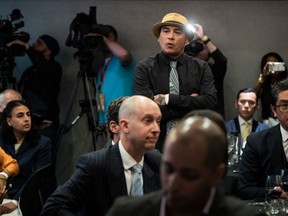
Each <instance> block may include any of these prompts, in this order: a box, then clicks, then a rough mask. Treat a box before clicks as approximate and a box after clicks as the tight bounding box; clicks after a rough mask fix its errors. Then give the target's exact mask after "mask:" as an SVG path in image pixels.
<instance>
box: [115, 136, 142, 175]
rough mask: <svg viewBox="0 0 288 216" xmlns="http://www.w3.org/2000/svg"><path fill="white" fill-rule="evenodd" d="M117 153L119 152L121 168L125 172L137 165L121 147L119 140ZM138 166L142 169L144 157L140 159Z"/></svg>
mask: <svg viewBox="0 0 288 216" xmlns="http://www.w3.org/2000/svg"><path fill="white" fill-rule="evenodd" d="M119 151H120V155H121V158H122V162H123V167H124V169H125V170H129V169H130V168H131V167H132V166H134V165H135V164H137V162H136V161H135V160H134V158H133V157H132V156H131V155H130V154H129V153H128V152H127V151H126V150H125V148H124V147H123V145H122V142H121V140H119ZM139 164H140V165H141V166H142V167H143V164H144V157H142V159H141V161H140V162H139Z"/></svg>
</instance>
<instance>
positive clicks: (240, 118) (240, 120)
mask: <svg viewBox="0 0 288 216" xmlns="http://www.w3.org/2000/svg"><path fill="white" fill-rule="evenodd" d="M238 121H239V125H240V126H241V125H242V124H244V123H245V122H248V124H249V125H250V126H251V125H252V121H253V119H249V120H248V121H245V120H244V119H243V118H242V117H241V116H240V115H238Z"/></svg>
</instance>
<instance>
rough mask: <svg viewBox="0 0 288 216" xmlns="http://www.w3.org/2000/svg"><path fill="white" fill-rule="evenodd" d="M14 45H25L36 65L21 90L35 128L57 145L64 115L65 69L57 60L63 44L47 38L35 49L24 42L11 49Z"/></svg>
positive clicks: (23, 78) (25, 76)
mask: <svg viewBox="0 0 288 216" xmlns="http://www.w3.org/2000/svg"><path fill="white" fill-rule="evenodd" d="M13 44H18V45H23V46H24V47H25V50H26V53H27V55H28V56H29V58H30V60H31V62H32V65H31V66H30V67H28V68H27V69H26V70H25V71H24V72H23V74H22V76H21V78H20V80H19V82H18V90H19V92H20V94H21V95H22V97H23V99H24V100H25V102H26V103H27V104H28V105H29V106H30V107H31V109H32V112H33V115H34V116H33V118H34V121H35V124H36V125H37V126H38V127H39V128H40V129H41V132H42V133H43V134H44V135H45V136H47V137H49V138H50V139H51V141H52V142H53V141H54V138H55V136H56V133H57V130H58V126H59V113H60V108H59V104H58V94H59V91H60V82H61V76H62V67H61V65H60V63H59V62H57V61H55V58H54V57H55V56H56V55H57V54H58V53H59V51H60V47H59V44H58V42H57V40H56V39H55V38H53V37H52V36H50V35H45V34H44V35H41V36H40V37H39V38H38V39H37V40H36V42H35V43H34V44H33V46H30V45H29V44H28V43H25V42H23V41H21V40H15V41H12V42H10V43H8V44H7V46H12V45H13Z"/></svg>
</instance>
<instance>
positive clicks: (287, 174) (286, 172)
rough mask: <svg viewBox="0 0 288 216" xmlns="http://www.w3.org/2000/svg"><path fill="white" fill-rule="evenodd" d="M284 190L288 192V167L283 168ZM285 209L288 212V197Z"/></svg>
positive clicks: (285, 201)
mask: <svg viewBox="0 0 288 216" xmlns="http://www.w3.org/2000/svg"><path fill="white" fill-rule="evenodd" d="M281 177H282V190H283V191H284V192H286V194H288V169H281ZM284 210H285V212H286V213H288V198H286V199H285V200H284Z"/></svg>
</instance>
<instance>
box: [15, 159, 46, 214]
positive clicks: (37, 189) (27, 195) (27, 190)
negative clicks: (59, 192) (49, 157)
mask: <svg viewBox="0 0 288 216" xmlns="http://www.w3.org/2000/svg"><path fill="white" fill-rule="evenodd" d="M50 167H51V163H49V164H47V165H45V166H43V167H41V168H40V169H38V170H36V171H35V172H34V173H33V174H32V175H31V176H30V177H29V178H28V179H27V181H26V182H25V184H24V185H23V186H22V189H21V190H22V192H21V196H20V199H19V206H20V209H21V212H22V214H23V216H39V215H40V213H41V210H42V207H43V204H44V202H45V200H44V199H45V198H47V197H45V198H44V197H43V186H44V185H43V179H44V178H45V176H46V174H47V173H48V171H49V169H50Z"/></svg>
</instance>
